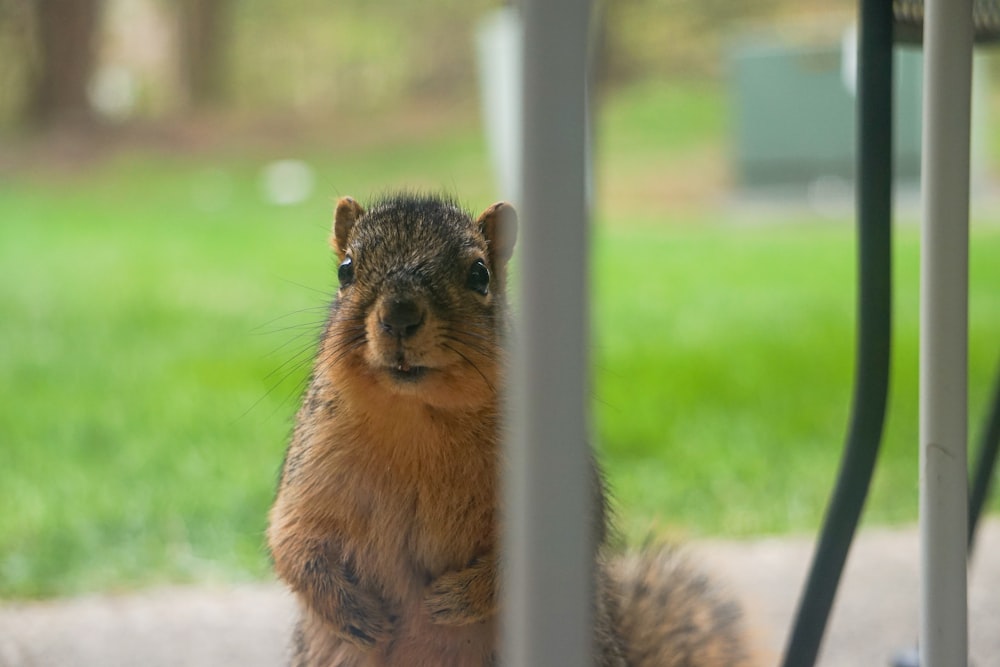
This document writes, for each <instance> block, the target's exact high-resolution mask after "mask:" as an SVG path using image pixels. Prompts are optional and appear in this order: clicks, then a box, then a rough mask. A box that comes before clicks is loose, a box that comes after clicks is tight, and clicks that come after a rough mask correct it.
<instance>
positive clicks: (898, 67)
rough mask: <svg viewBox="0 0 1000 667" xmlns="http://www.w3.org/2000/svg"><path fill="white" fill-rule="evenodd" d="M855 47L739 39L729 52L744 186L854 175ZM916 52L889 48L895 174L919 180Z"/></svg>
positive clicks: (736, 153) (738, 172)
mask: <svg viewBox="0 0 1000 667" xmlns="http://www.w3.org/2000/svg"><path fill="white" fill-rule="evenodd" d="M855 54H856V51H855V42H854V39H853V35H852V34H850V33H849V34H847V35H846V36H845V38H844V39H843V40H842V43H841V44H826V45H820V46H800V45H794V46H793V45H788V44H781V43H777V40H769V41H768V42H763V41H750V40H744V41H743V42H742V43H741V44H740V45H739V46H737V47H736V48H734V49H733V50H732V51H731V56H730V72H731V81H730V88H731V91H732V93H731V94H732V100H731V101H732V113H733V116H732V118H733V126H732V127H733V133H734V136H733V143H732V147H733V160H734V176H735V180H736V183H737V185H738V186H740V187H742V188H744V189H758V188H760V189H782V190H791V191H795V190H798V189H800V188H801V189H808V188H810V187H811V186H813V185H814V184H817V183H821V182H824V181H828V180H831V179H833V180H842V181H843V182H844V183H845V184H846V185H850V184H852V183H853V181H854V173H855V158H854V155H855V141H856V139H855V136H856V125H857V118H856V112H855V85H854V84H855V81H856V71H855V64H856V56H855ZM922 62H923V55H922V53H921V52H920V51H919V50H916V49H913V48H901V47H897V48H896V50H895V55H894V67H895V71H894V78H895V91H894V105H895V108H894V110H893V113H894V118H895V120H894V126H893V134H894V137H893V143H894V148H893V150H894V154H895V180H896V182H897V184H900V185H904V184H905V185H910V186H916V185H918V184H919V181H920V132H921V128H920V119H921V89H922V83H921V80H922V77H923V66H922Z"/></svg>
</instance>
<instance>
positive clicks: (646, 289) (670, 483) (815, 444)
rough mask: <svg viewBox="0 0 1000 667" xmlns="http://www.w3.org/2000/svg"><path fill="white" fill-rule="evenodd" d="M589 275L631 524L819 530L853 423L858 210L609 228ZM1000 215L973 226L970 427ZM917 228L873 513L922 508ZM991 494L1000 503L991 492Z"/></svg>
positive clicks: (882, 516)
mask: <svg viewBox="0 0 1000 667" xmlns="http://www.w3.org/2000/svg"><path fill="white" fill-rule="evenodd" d="M596 246H597V248H596V252H597V263H596V266H597V275H596V276H595V280H594V283H595V305H594V310H595V315H594V321H595V330H596V331H595V339H596V343H595V358H596V361H595V365H596V382H595V385H596V389H595V393H596V403H597V405H596V422H597V424H596V426H597V432H598V434H599V436H600V440H601V442H602V445H603V449H604V451H605V461H606V464H607V467H608V469H609V472H610V476H611V479H612V486H613V487H614V488H615V490H616V496H617V499H618V504H619V506H620V514H621V515H622V523H623V529H624V532H625V533H626V535H627V536H629V537H630V538H631V539H633V540H635V539H639V538H641V537H642V536H643V535H644V534H646V533H648V532H649V531H650V530H660V531H664V530H665V531H667V532H671V533H682V534H699V535H705V534H724V535H742V536H749V535H756V534H761V533H777V532H786V531H811V530H814V529H815V527H816V526H817V525H818V522H819V520H820V517H821V513H822V509H823V507H824V506H825V503H826V498H827V496H828V495H829V492H830V489H831V487H832V483H833V478H834V474H835V471H836V467H837V464H838V461H839V456H840V451H841V447H842V445H843V440H844V436H845V434H846V429H847V420H848V410H849V406H850V400H851V388H852V381H853V375H854V370H853V364H854V362H853V359H854V239H853V231H852V229H851V228H850V226H848V225H832V226H831V225H818V224H782V225H778V226H773V227H749V226H746V227H729V226H707V227H706V226H702V227H697V228H677V227H674V228H663V229H659V230H649V229H643V230H634V229H633V230H628V229H625V230H621V229H617V228H614V227H612V228H610V229H608V230H605V231H604V232H603V233H601V234H599V235H598V238H597V242H596ZM998 252H1000V227H998V226H997V225H995V224H992V225H988V224H982V223H981V224H978V225H977V226H976V228H975V231H974V235H973V250H972V268H971V273H972V287H971V305H970V310H971V316H970V320H971V322H970V378H971V379H970V385H971V390H970V391H971V393H970V403H971V413H972V415H973V417H974V418H973V429H972V430H973V432H974V433H977V432H978V429H977V428H976V427H977V426H978V421H977V420H976V418H978V417H980V416H981V415H982V413H983V410H984V407H985V406H984V403H985V401H986V400H987V394H988V392H989V388H990V386H991V382H992V381H993V378H994V376H995V374H996V372H997V371H998V369H1000V363H998V362H1000V344H998V341H1000V335H998V333H997V332H998V331H1000V290H998V289H997V285H1000V263H997V262H996V261H995V258H996V257H997V253H998ZM918 254H919V245H918V230H917V229H916V228H915V227H913V226H901V227H900V228H899V229H897V233H896V248H895V253H894V261H895V263H896V264H895V271H894V278H895V283H896V285H895V306H894V326H895V332H894V340H893V345H894V349H893V374H892V394H891V399H890V412H889V419H888V422H887V429H886V438H885V444H884V449H883V453H882V459H881V462H880V467H879V469H878V473H877V476H876V480H875V484H874V488H873V495H872V499H871V504H870V506H869V508H868V514H867V516H868V518H869V520H871V521H875V522H879V523H896V522H900V521H911V520H915V519H916V506H917V407H916V406H917V345H918V312H917V300H918V282H919V280H918ZM993 507H994V508H995V507H997V503H996V502H994V503H993Z"/></svg>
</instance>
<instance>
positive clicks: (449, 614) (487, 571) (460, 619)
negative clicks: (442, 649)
mask: <svg viewBox="0 0 1000 667" xmlns="http://www.w3.org/2000/svg"><path fill="white" fill-rule="evenodd" d="M495 572H496V571H495V568H494V566H493V564H492V563H491V562H488V561H477V562H475V563H473V564H472V565H471V566H470V567H468V568H466V569H464V570H458V571H455V572H447V573H445V574H443V575H441V576H440V577H438V578H437V579H436V580H434V581H433V582H432V583H431V585H430V587H429V588H428V590H427V595H426V597H425V598H424V607H425V608H426V609H427V611H428V612H429V613H430V616H431V621H433V622H434V623H437V624H439V625H469V624H471V623H479V622H480V621H484V620H486V619H487V618H489V617H490V616H492V615H493V614H494V613H496V574H495Z"/></svg>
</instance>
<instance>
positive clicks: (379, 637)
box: [327, 588, 396, 649]
mask: <svg viewBox="0 0 1000 667" xmlns="http://www.w3.org/2000/svg"><path fill="white" fill-rule="evenodd" d="M337 598H338V599H337V605H336V607H335V608H334V609H332V610H331V612H332V613H330V614H327V618H328V620H329V621H330V622H331V623H332V624H333V626H334V627H335V628H336V630H337V631H338V634H340V636H341V637H343V638H344V639H345V640H347V641H349V642H351V643H352V644H354V645H356V646H358V647H360V648H365V649H368V648H372V647H373V646H375V645H376V644H379V643H381V642H383V641H385V640H387V639H389V636H390V635H391V634H392V630H393V626H394V625H395V620H396V619H395V618H393V617H392V616H391V615H390V614H388V613H387V612H386V610H385V604H384V603H383V602H382V600H380V599H379V598H378V597H376V596H375V595H372V594H370V593H368V592H366V591H363V590H361V589H359V588H354V589H352V590H341V591H340V592H339V595H338V596H337Z"/></svg>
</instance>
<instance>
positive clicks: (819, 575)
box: [782, 0, 893, 667]
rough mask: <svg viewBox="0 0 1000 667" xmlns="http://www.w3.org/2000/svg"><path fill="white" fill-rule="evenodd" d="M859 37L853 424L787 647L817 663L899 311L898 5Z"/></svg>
mask: <svg viewBox="0 0 1000 667" xmlns="http://www.w3.org/2000/svg"><path fill="white" fill-rule="evenodd" d="M859 23H860V34H859V39H858V139H857V141H858V153H857V154H858V158H857V159H858V170H857V178H856V179H855V180H856V183H857V185H856V187H857V208H858V210H857V215H858V324H857V332H858V333H857V338H858V343H857V358H856V362H855V372H854V376H855V377H854V401H853V405H852V408H851V424H850V429H849V431H848V434H847V442H846V444H845V446H844V456H843V459H842V460H841V464H840V472H839V474H838V476H837V484H836V487H835V488H834V492H833V496H832V498H831V499H830V504H829V506H828V508H827V513H826V517H825V518H824V521H823V529H822V533H821V534H820V538H819V541H818V545H817V547H816V553H815V555H814V556H813V563H812V568H811V569H810V571H809V578H808V580H807V581H806V585H805V586H804V588H803V592H802V597H801V599H800V601H799V608H798V613H797V614H796V616H795V624H794V626H793V627H792V631H791V634H790V635H789V639H788V646H787V648H786V650H785V656H784V660H783V662H782V665H784V667H808V666H809V665H813V664H815V662H816V656H817V654H818V653H819V648H820V644H821V642H822V639H823V633H824V631H825V630H826V623H827V619H828V618H829V615H830V608H831V607H832V606H833V600H834V597H835V596H836V593H837V586H838V584H839V582H840V575H841V573H842V572H843V569H844V562H845V561H846V560H847V554H848V550H849V549H850V546H851V541H852V540H853V538H854V531H855V529H856V528H857V525H858V520H859V518H860V516H861V511H862V509H864V504H865V498H866V497H867V495H868V488H869V485H870V483H871V478H872V473H873V471H874V468H875V461H876V458H877V455H878V450H879V444H880V443H881V439H882V427H883V423H884V421H885V406H886V400H887V396H888V392H889V347H890V340H891V335H890V334H891V329H892V321H891V313H892V264H891V262H892V26H893V17H892V4H891V3H889V2H885V1H884V0H863V1H862V2H861V10H860V21H859Z"/></svg>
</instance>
